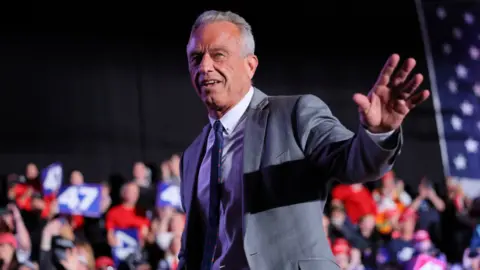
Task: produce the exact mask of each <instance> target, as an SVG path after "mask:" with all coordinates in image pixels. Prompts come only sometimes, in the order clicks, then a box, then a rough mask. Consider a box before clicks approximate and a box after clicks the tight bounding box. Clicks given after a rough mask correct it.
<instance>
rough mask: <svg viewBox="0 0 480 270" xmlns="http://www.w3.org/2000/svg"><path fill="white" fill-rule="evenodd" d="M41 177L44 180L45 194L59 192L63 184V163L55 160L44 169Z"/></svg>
mask: <svg viewBox="0 0 480 270" xmlns="http://www.w3.org/2000/svg"><path fill="white" fill-rule="evenodd" d="M40 179H41V181H42V187H43V194H44V195H50V194H52V193H55V192H57V191H58V189H59V188H60V186H61V185H62V180H63V167H62V164H61V163H60V162H55V163H53V164H50V165H49V166H48V167H46V168H44V169H42V173H41V175H40Z"/></svg>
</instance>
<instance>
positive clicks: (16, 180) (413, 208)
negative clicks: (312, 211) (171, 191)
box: [0, 155, 480, 270]
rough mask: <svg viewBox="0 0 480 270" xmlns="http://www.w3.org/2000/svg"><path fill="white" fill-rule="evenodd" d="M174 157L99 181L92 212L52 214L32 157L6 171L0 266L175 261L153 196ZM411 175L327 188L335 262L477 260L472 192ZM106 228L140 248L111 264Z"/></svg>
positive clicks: (74, 268)
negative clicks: (134, 234)
mask: <svg viewBox="0 0 480 270" xmlns="http://www.w3.org/2000/svg"><path fill="white" fill-rule="evenodd" d="M179 164H180V157H179V156H178V155H173V156H172V157H171V158H170V159H169V160H166V161H164V162H163V163H162V164H161V165H160V166H158V167H159V168H158V171H159V172H160V173H159V174H158V175H157V176H152V173H151V172H152V170H151V167H148V166H147V165H145V164H144V163H142V162H137V163H135V164H134V165H133V169H132V177H130V180H124V181H121V182H120V183H118V182H117V181H104V182H101V185H102V195H101V203H100V205H101V212H102V215H101V216H100V217H99V218H91V217H86V216H81V215H66V214H60V213H59V211H58V205H57V201H56V198H55V196H54V195H53V196H51V195H45V194H43V193H42V184H41V181H40V177H39V169H38V167H37V166H36V165H35V164H33V163H30V164H28V165H27V166H26V169H25V172H23V173H22V174H20V175H17V174H11V175H9V176H8V178H7V179H6V181H7V189H6V190H7V192H6V196H7V197H8V198H7V200H6V203H5V205H4V206H3V207H1V208H0V217H1V218H0V270H6V269H23V270H26V269H42V270H43V269H68V270H81V269H88V270H93V269H97V270H107V269H109V270H113V269H157V270H176V268H177V264H178V258H177V254H178V252H179V249H180V239H181V234H182V231H183V229H184V227H185V215H184V214H183V213H182V211H181V210H179V209H177V208H175V207H172V206H168V205H167V206H158V205H157V204H156V203H155V200H156V194H157V186H158V185H157V184H158V183H159V182H160V183H168V184H170V185H179V184H180V181H181V179H180V173H179ZM67 176H68V177H66V179H65V180H66V182H67V183H64V184H67V185H82V184H83V183H84V182H85V180H84V177H83V175H82V172H81V171H79V170H73V171H71V172H70V173H69V174H67ZM411 182H412V183H417V185H416V186H411V187H409V186H406V185H405V184H404V181H403V180H401V179H399V178H398V177H397V176H396V175H395V173H394V172H393V171H392V172H389V173H387V174H386V175H385V176H384V177H383V178H382V179H381V180H379V181H377V182H372V183H368V184H366V185H363V184H354V185H343V184H336V185H335V186H334V187H333V188H332V192H331V196H330V201H329V203H328V204H327V208H326V209H325V215H324V218H323V220H324V228H318V229H319V230H322V229H323V230H324V232H325V233H326V235H327V237H328V240H329V242H330V245H331V249H332V252H333V255H334V257H335V259H336V261H337V263H338V264H339V265H340V267H341V269H342V270H346V269H351V270H355V269H405V267H408V266H407V264H408V262H410V261H411V259H412V258H414V257H415V256H417V255H419V254H427V255H429V256H431V257H434V258H436V259H438V260H440V261H444V262H446V263H448V265H449V268H457V269H472V270H473V269H475V270H476V269H480V268H479V266H480V257H479V256H478V253H477V249H478V247H480V235H479V232H477V229H476V228H477V227H476V226H477V217H478V216H479V213H480V212H479V210H480V204H479V203H478V202H477V200H472V199H469V198H467V197H466V196H465V195H464V193H463V192H462V189H461V187H460V185H459V184H458V183H457V182H456V181H455V180H454V179H452V178H448V179H447V180H446V181H445V183H438V181H436V182H434V181H430V180H429V179H427V178H423V179H421V180H419V181H411ZM114 186H115V187H114ZM319 211H322V209H319ZM299 222H301V221H299ZM114 228H125V229H127V228H128V229H135V230H136V231H138V235H139V239H138V247H139V248H138V249H137V250H135V251H134V252H133V253H132V254H130V255H129V256H127V257H126V258H125V259H124V260H123V261H122V262H121V263H120V264H116V263H115V262H114V259H113V257H112V247H115V246H116V244H117V242H118V239H116V236H115V234H114V233H113V229H114ZM479 231H480V230H479Z"/></svg>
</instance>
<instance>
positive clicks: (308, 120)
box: [295, 95, 402, 184]
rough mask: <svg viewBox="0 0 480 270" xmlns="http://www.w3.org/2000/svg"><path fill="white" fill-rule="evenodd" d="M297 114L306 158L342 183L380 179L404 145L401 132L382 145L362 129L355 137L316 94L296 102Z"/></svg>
mask: <svg viewBox="0 0 480 270" xmlns="http://www.w3.org/2000/svg"><path fill="white" fill-rule="evenodd" d="M295 114H296V117H295V119H296V131H297V139H298V141H299V144H300V146H301V147H302V149H303V151H304V154H305V156H306V158H307V159H309V160H310V161H311V162H312V163H314V164H315V165H317V166H318V167H320V168H321V169H322V171H324V172H326V173H327V175H328V176H329V177H330V178H333V179H337V180H339V181H340V182H342V183H348V184H351V183H363V182H368V181H374V180H377V179H379V178H380V177H381V176H383V175H384V174H385V173H386V172H388V171H389V170H391V168H392V166H393V162H394V160H395V158H396V156H397V155H398V153H399V151H400V148H401V146H402V132H401V129H399V130H397V131H395V132H394V134H393V135H392V136H390V137H389V139H388V142H387V143H385V144H382V145H379V144H377V143H376V142H375V141H374V140H373V139H372V137H371V136H369V135H368V134H367V131H366V130H365V128H364V127H362V126H360V127H359V128H358V131H357V133H356V134H354V133H353V132H351V131H350V130H348V129H347V128H346V127H345V126H343V125H342V124H341V123H340V121H339V120H338V119H337V118H336V117H334V116H333V115H332V112H331V111H330V109H329V108H328V106H327V105H326V104H325V103H324V102H323V101H322V100H320V99H319V98H317V97H315V96H313V95H304V96H301V97H300V98H299V99H298V100H297V103H296V107H295Z"/></svg>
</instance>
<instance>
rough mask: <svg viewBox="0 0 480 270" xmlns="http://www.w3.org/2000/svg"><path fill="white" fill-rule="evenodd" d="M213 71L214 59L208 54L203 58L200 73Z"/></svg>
mask: <svg viewBox="0 0 480 270" xmlns="http://www.w3.org/2000/svg"><path fill="white" fill-rule="evenodd" d="M211 71H213V59H212V58H211V57H210V55H209V54H208V53H206V54H204V55H203V57H202V62H200V72H202V73H208V72H211Z"/></svg>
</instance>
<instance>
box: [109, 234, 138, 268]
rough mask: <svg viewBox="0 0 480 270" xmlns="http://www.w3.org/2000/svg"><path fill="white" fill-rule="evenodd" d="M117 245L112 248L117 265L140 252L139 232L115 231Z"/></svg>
mask: <svg viewBox="0 0 480 270" xmlns="http://www.w3.org/2000/svg"><path fill="white" fill-rule="evenodd" d="M114 235H115V239H116V240H117V245H116V246H114V247H113V248H112V257H113V261H114V262H115V265H117V266H118V264H119V263H120V262H121V261H124V260H125V259H126V258H127V257H128V255H130V254H132V253H136V252H137V251H138V248H139V247H138V230H137V229H115V230H114Z"/></svg>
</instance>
